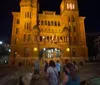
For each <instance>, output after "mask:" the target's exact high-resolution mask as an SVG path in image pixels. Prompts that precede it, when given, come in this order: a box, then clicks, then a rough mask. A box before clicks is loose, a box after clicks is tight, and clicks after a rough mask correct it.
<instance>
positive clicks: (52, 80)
mask: <svg viewBox="0 0 100 85" xmlns="http://www.w3.org/2000/svg"><path fill="white" fill-rule="evenodd" d="M47 78H48V84H49V85H58V71H57V68H56V65H55V62H54V61H53V60H50V62H49V67H48V68H47Z"/></svg>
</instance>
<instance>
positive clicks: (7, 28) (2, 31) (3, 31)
mask: <svg viewBox="0 0 100 85" xmlns="http://www.w3.org/2000/svg"><path fill="white" fill-rule="evenodd" d="M39 2H40V10H51V11H56V12H57V13H59V5H60V2H61V0H39ZM78 4H79V10H80V11H79V12H80V16H86V19H85V25H86V26H85V29H86V32H96V31H100V13H99V11H100V9H99V8H100V7H99V5H100V4H99V0H98V1H97V0H78ZM0 9H1V10H0V40H1V39H7V38H8V39H9V38H10V36H11V30H12V14H11V12H13V11H19V2H18V0H0Z"/></svg>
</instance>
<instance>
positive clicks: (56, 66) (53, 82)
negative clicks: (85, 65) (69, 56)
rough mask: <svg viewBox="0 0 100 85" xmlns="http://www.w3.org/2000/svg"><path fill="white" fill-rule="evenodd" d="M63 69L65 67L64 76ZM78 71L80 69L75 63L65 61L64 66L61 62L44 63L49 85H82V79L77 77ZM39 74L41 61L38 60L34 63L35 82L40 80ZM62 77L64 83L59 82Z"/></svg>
mask: <svg viewBox="0 0 100 85" xmlns="http://www.w3.org/2000/svg"><path fill="white" fill-rule="evenodd" d="M61 67H63V73H62V74H61ZM77 71H78V67H77V65H76V62H75V61H74V62H72V63H71V62H68V61H67V60H65V62H64V63H63V64H61V63H60V61H59V60H57V61H56V62H54V61H53V60H50V61H49V62H47V61H45V62H44V74H45V78H46V80H47V82H48V85H80V78H79V76H78V75H77ZM39 73H40V65H39V60H36V61H35V62H34V80H39ZM61 75H62V76H61ZM60 76H61V79H62V81H60V80H59V79H60ZM59 81H60V82H59Z"/></svg>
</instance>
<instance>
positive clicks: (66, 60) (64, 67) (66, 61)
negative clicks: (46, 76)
mask: <svg viewBox="0 0 100 85" xmlns="http://www.w3.org/2000/svg"><path fill="white" fill-rule="evenodd" d="M68 62H69V60H68V59H65V62H64V64H63V72H66V64H67V63H68Z"/></svg>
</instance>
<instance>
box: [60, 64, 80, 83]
mask: <svg viewBox="0 0 100 85" xmlns="http://www.w3.org/2000/svg"><path fill="white" fill-rule="evenodd" d="M61 85H80V78H79V76H78V75H77V73H76V71H75V68H74V65H73V64H72V63H67V64H66V72H65V73H64V75H63V81H62V84H61Z"/></svg>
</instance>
